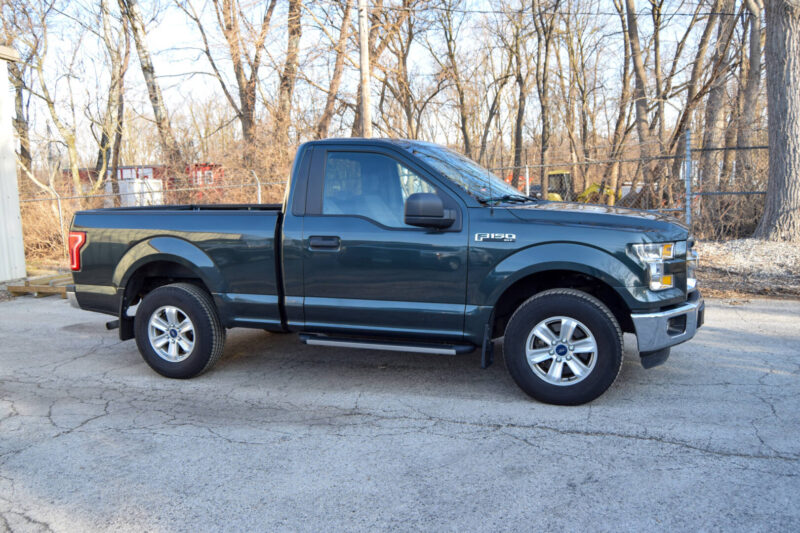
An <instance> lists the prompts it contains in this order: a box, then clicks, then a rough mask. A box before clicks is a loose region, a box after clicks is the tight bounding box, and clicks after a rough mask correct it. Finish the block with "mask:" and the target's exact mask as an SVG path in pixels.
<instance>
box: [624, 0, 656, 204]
mask: <svg viewBox="0 0 800 533" xmlns="http://www.w3.org/2000/svg"><path fill="white" fill-rule="evenodd" d="M625 13H626V16H627V22H628V42H629V44H630V49H631V59H632V61H633V74H634V80H635V85H634V89H633V97H634V107H635V109H636V133H637V134H638V137H639V143H640V146H639V153H640V155H641V157H642V160H643V162H644V166H645V168H644V169H643V174H642V176H643V181H644V184H643V187H642V192H643V193H644V194H645V195H647V198H648V200H646V202H647V204H648V205H641V206H638V207H650V205H649V204H650V203H651V202H650V200H649V198H650V196H651V194H652V190H651V188H650V183H651V179H652V175H651V174H652V172H651V168H650V161H649V160H650V153H651V151H650V143H649V141H650V128H649V125H648V120H647V72H646V71H645V67H644V60H643V58H642V48H641V44H640V43H639V26H638V24H637V21H636V16H637V14H636V7H635V5H634V0H625Z"/></svg>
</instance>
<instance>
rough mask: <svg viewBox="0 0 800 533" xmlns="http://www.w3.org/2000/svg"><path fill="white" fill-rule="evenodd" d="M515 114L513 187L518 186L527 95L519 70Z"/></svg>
mask: <svg viewBox="0 0 800 533" xmlns="http://www.w3.org/2000/svg"><path fill="white" fill-rule="evenodd" d="M517 88H518V89H519V92H518V97H517V116H516V119H515V120H514V165H513V166H514V168H513V170H512V173H513V174H512V179H511V186H512V187H514V188H515V189H516V188H517V187H519V167H520V164H521V161H522V128H523V126H524V125H525V100H526V99H527V96H528V91H527V88H526V87H525V77H524V76H522V74H521V73H520V72H518V73H517Z"/></svg>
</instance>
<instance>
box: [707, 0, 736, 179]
mask: <svg viewBox="0 0 800 533" xmlns="http://www.w3.org/2000/svg"><path fill="white" fill-rule="evenodd" d="M734 9H735V5H734V2H733V0H723V1H722V2H721V3H720V11H722V12H726V13H728V12H733V11H734ZM735 24H736V17H723V19H722V22H721V23H720V25H719V31H718V32H717V43H716V45H715V47H714V62H715V63H723V64H727V63H728V61H726V59H727V57H726V56H727V55H728V54H727V51H728V43H729V41H730V38H731V34H732V32H733V28H734V26H735ZM726 82H727V80H726V79H725V76H719V77H718V78H717V79H716V80H715V81H714V84H713V85H712V86H711V90H710V91H709V92H708V100H706V116H705V126H706V129H705V132H704V134H703V148H706V149H708V148H721V147H722V145H723V142H724V137H725V131H724V130H725V100H726V96H727V95H726V87H725V85H726ZM721 156H722V153H721V152H719V151H705V152H703V154H702V156H701V158H700V179H701V180H702V181H701V183H702V184H703V186H704V188H706V189H707V190H717V188H718V187H719V178H720V166H719V162H720V160H721Z"/></svg>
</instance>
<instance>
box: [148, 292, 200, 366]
mask: <svg viewBox="0 0 800 533" xmlns="http://www.w3.org/2000/svg"><path fill="white" fill-rule="evenodd" d="M147 336H148V338H149V339H150V346H152V348H153V350H154V351H155V352H156V354H157V355H158V356H159V357H160V358H161V359H163V360H165V361H168V362H170V363H180V362H181V361H183V360H184V359H186V358H187V357H189V356H190V355H192V350H194V341H195V332H194V324H193V323H192V321H191V319H190V318H189V316H188V315H187V314H186V313H184V312H183V311H182V310H181V309H180V308H178V307H175V306H172V305H165V306H163V307H159V308H158V309H156V310H155V311H153V314H152V315H150V321H149V322H148V324H147Z"/></svg>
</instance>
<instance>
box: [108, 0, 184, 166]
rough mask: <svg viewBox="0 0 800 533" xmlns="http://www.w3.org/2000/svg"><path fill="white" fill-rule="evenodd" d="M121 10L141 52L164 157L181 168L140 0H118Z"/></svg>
mask: <svg viewBox="0 0 800 533" xmlns="http://www.w3.org/2000/svg"><path fill="white" fill-rule="evenodd" d="M118 1H119V7H120V11H121V12H122V14H123V16H124V17H125V18H127V20H128V24H129V26H130V28H131V33H132V34H133V41H134V43H136V51H137V52H138V54H139V64H140V66H141V68H142V75H143V76H144V81H145V84H146V85H147V94H148V96H149V97H150V104H151V105H152V107H153V116H154V118H155V122H156V127H157V128H158V135H159V140H160V141H161V150H162V151H163V152H164V157H165V158H166V159H167V161H168V162H169V165H170V166H171V167H173V168H180V167H181V165H182V163H183V156H182V155H181V151H180V148H179V146H178V143H177V141H176V140H175V134H174V132H173V131H172V126H171V124H170V121H169V115H168V114H167V108H166V106H165V105H164V97H163V96H162V94H161V86H160V85H159V84H158V80H157V79H156V70H155V67H153V60H152V58H151V56H150V47H149V46H148V44H147V40H146V33H145V28H144V22H143V19H142V14H141V10H140V9H139V2H138V0H118Z"/></svg>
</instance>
